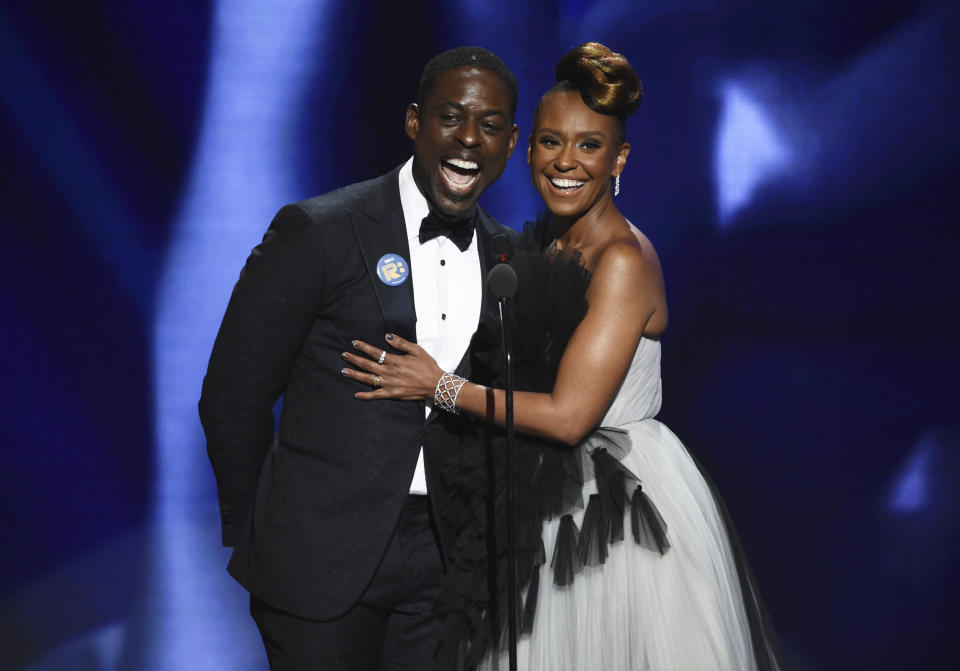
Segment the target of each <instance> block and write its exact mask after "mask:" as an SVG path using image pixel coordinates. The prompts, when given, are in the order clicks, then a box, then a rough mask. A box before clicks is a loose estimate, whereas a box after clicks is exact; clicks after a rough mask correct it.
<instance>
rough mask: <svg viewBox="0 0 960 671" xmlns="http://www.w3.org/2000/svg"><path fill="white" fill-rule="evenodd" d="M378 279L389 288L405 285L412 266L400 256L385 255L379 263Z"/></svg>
mask: <svg viewBox="0 0 960 671" xmlns="http://www.w3.org/2000/svg"><path fill="white" fill-rule="evenodd" d="M377 277H379V278H380V281H381V282H383V283H384V284H386V285H387V286H391V287H395V286H397V285H398V284H403V283H404V282H406V281H407V278H408V277H410V264H409V263H407V260H406V259H404V258H403V257H402V256H400V255H399V254H384V255H383V256H381V257H380V260H379V261H377Z"/></svg>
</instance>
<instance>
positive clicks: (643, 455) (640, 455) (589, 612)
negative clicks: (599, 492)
mask: <svg viewBox="0 0 960 671" xmlns="http://www.w3.org/2000/svg"><path fill="white" fill-rule="evenodd" d="M621 428H623V429H626V430H627V431H629V434H630V438H631V440H632V443H633V447H632V449H631V451H630V453H629V454H628V455H627V456H626V457H625V458H624V459H623V464H624V465H625V466H626V467H627V468H629V469H630V471H632V472H633V473H635V474H636V475H637V476H638V477H639V478H640V479H641V481H642V484H643V490H644V492H646V494H647V495H648V496H649V497H650V499H651V500H652V501H653V503H654V505H656V507H657V508H658V509H659V511H660V514H661V516H662V517H663V519H664V521H665V522H666V525H667V538H668V540H669V542H670V549H669V550H668V551H667V552H666V553H665V554H664V555H662V556H661V555H660V554H659V553H657V552H653V551H650V550H647V549H645V548H643V547H641V546H639V545H637V544H636V543H634V542H633V541H632V539H631V538H630V534H629V533H628V534H627V538H626V540H623V541H619V542H617V543H614V544H612V545H611V546H610V549H609V556H608V558H607V560H606V562H605V563H604V564H603V565H601V566H598V567H584V568H583V571H582V572H581V573H580V574H578V575H577V576H576V579H575V580H574V582H573V584H572V585H568V586H565V587H556V586H555V585H554V584H553V575H552V572H551V571H549V570H544V571H542V572H541V574H540V585H539V597H538V603H537V612H536V618H535V620H534V625H533V632H532V635H529V636H527V635H525V636H523V637H521V639H520V641H519V643H518V667H519V669H522V670H526V671H643V670H647V669H649V670H652V671H672V670H675V671H700V670H702V671H753V670H754V669H756V661H755V658H754V655H753V650H752V647H751V640H750V626H749V623H748V620H747V615H746V613H745V610H744V600H743V596H742V594H741V588H740V581H739V579H738V574H737V566H736V564H735V560H734V557H733V554H732V551H731V544H730V541H729V539H728V538H727V533H726V530H725V525H724V521H723V519H722V517H721V514H720V512H719V509H718V505H717V503H716V501H715V500H714V497H713V495H712V493H711V491H710V487H709V486H708V484H707V482H706V481H705V480H704V478H703V476H702V475H701V474H700V471H699V469H698V468H697V465H696V464H695V463H694V461H693V459H691V457H690V455H689V454H688V453H687V451H686V449H685V448H684V446H683V444H682V443H681V442H680V440H679V439H678V438H677V437H676V436H675V435H674V434H673V433H672V432H671V431H670V430H669V429H668V428H667V427H666V426H664V425H663V424H661V423H660V422H658V421H656V420H654V419H645V420H642V421H639V422H634V423H632V424H628V425H626V426H624V427H621ZM583 489H584V491H583V496H584V502H586V498H587V497H588V496H589V495H590V494H592V493H595V492H596V484H595V483H594V482H593V481H591V482H589V483H585V485H584V488H583ZM582 517H583V510H582V509H581V510H579V511H578V512H577V514H575V515H574V519H575V521H576V523H577V526H578V527H580V526H581V525H582V521H583V520H582ZM558 527H559V520H552V521H548V522H547V523H545V525H544V539H543V540H544V545H545V546H546V547H547V548H552V547H554V541H555V538H556V534H557V530H558ZM481 668H482V669H485V670H489V671H505V670H506V669H508V663H507V655H506V653H503V654H500V655H496V656H492V657H491V656H488V657H487V659H486V660H485V661H484V663H483V665H482V667H481Z"/></svg>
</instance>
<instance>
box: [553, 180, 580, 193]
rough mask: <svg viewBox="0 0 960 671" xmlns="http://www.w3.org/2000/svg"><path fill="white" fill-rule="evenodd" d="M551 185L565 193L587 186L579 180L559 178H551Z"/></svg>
mask: <svg viewBox="0 0 960 671" xmlns="http://www.w3.org/2000/svg"><path fill="white" fill-rule="evenodd" d="M550 183H551V184H553V185H554V186H555V187H557V188H558V189H563V190H564V191H573V190H575V189H579V188H580V187H581V186H583V185H584V184H586V181H584V180H579V179H560V178H559V177H551V178H550Z"/></svg>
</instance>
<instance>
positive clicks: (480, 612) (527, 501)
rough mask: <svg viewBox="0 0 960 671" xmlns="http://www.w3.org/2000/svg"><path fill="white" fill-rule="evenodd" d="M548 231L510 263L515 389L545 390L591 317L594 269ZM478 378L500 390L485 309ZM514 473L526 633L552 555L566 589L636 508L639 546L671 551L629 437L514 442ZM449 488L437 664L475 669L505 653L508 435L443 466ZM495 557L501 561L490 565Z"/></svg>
mask: <svg viewBox="0 0 960 671" xmlns="http://www.w3.org/2000/svg"><path fill="white" fill-rule="evenodd" d="M550 241H552V236H551V235H550V232H549V228H548V227H547V226H545V225H544V224H542V223H541V224H538V225H537V226H534V227H528V228H527V229H526V230H525V231H524V236H523V239H522V242H521V243H520V245H519V246H518V247H517V249H515V250H513V253H512V256H510V257H508V263H510V265H511V266H512V267H513V268H514V270H515V271H516V273H517V277H518V289H517V294H516V296H515V298H514V304H513V315H514V324H513V332H512V337H513V344H514V357H513V363H514V380H515V385H516V389H517V390H518V391H537V392H549V391H551V390H552V389H553V385H554V382H555V380H556V374H557V369H558V367H559V363H560V358H561V357H562V355H563V350H564V349H565V347H566V345H567V342H568V341H569V340H570V336H571V335H572V334H573V331H574V330H575V329H576V327H577V325H578V324H579V323H580V321H581V320H582V319H583V316H584V315H585V314H586V311H587V300H586V292H587V288H588V286H589V284H590V274H589V272H588V271H587V270H586V269H585V268H584V267H583V266H582V265H581V263H580V259H579V257H578V256H571V255H565V254H558V253H553V252H552V251H551V250H550V249H548V248H547V245H548V244H549V242H550ZM471 362H472V367H473V374H472V375H471V379H472V380H474V381H476V382H479V383H480V384H485V385H489V386H493V387H500V388H502V387H503V386H504V372H503V354H502V351H501V349H500V333H499V321H498V317H497V315H496V314H495V313H490V314H485V315H483V317H482V318H481V323H480V327H479V329H478V331H477V334H476V335H475V336H474V339H473V341H472V343H471ZM514 447H515V452H514V466H515V473H514V474H515V480H516V487H515V489H514V509H515V512H516V516H517V527H518V534H517V539H516V541H517V542H516V552H517V571H516V574H517V582H518V585H519V588H520V590H521V591H522V590H523V589H526V588H528V587H529V589H527V594H526V598H525V600H524V603H522V604H518V609H519V612H518V615H519V616H520V619H519V620H518V621H519V622H520V623H521V625H522V631H523V632H527V633H529V632H530V631H531V630H532V627H533V621H534V618H535V616H536V604H537V596H538V586H539V581H540V572H541V570H544V569H545V564H546V561H547V557H548V554H549V557H550V565H549V570H550V571H552V573H553V583H554V585H557V586H560V587H563V586H566V585H570V584H571V583H572V582H573V581H574V580H575V579H576V576H577V574H579V573H580V572H581V570H582V568H583V566H597V565H600V564H602V563H603V562H604V561H605V560H606V557H607V551H608V547H609V544H610V543H612V542H620V541H622V540H623V539H624V523H625V522H624V520H625V518H626V515H627V508H628V507H629V509H630V524H631V530H632V536H633V540H634V541H635V542H637V543H639V544H640V545H642V546H643V547H645V548H648V549H650V550H653V551H656V552H660V553H661V554H662V553H663V552H666V551H667V549H668V548H669V547H670V546H669V543H668V542H667V540H666V525H665V524H664V523H663V520H662V518H661V517H660V515H659V513H658V512H657V511H656V508H655V507H654V506H653V503H652V502H651V501H650V500H649V498H647V497H646V495H645V494H644V493H643V492H642V489H641V483H640V479H639V478H638V477H637V476H636V475H635V474H633V473H631V472H630V471H629V470H628V469H626V468H625V467H624V466H623V465H622V463H621V462H620V459H622V458H623V456H624V455H626V454H627V453H628V452H629V451H630V439H629V435H628V434H627V433H626V432H625V431H622V430H619V429H608V428H603V429H599V430H597V431H595V432H594V433H592V434H591V435H590V436H589V437H588V438H587V439H586V440H584V441H583V443H581V444H580V445H579V446H577V447H575V448H570V447H569V446H565V445H561V444H557V443H553V442H551V441H548V440H543V439H535V438H531V437H529V436H523V435H519V434H518V435H517V436H516V438H515V443H514ZM443 476H444V480H445V482H446V484H447V486H448V487H449V491H450V492H451V504H450V505H449V506H448V508H447V510H446V511H445V512H444V517H445V521H446V522H447V523H448V524H450V525H451V527H452V528H454V529H456V540H455V542H454V547H453V550H452V556H451V560H452V563H451V567H450V570H449V571H448V574H447V576H446V578H445V580H444V583H443V587H442V589H441V594H440V601H439V606H440V610H441V613H442V614H443V617H444V629H443V633H442V638H441V644H440V648H439V652H438V656H437V659H436V665H435V668H437V669H443V670H444V671H450V670H452V669H474V668H476V667H477V666H478V665H479V663H480V662H481V660H482V659H483V657H484V655H485V654H486V653H487V652H488V651H490V650H491V649H497V650H503V649H505V647H506V628H507V627H506V624H507V619H508V618H507V611H506V607H507V598H506V595H507V581H506V578H507V561H506V538H507V526H506V522H507V520H506V491H505V483H506V441H505V437H504V434H503V431H502V430H499V429H495V428H489V427H487V428H485V429H484V430H482V431H480V432H479V437H478V438H476V439H475V440H474V441H473V442H470V443H467V444H465V445H464V447H463V449H462V450H461V451H460V452H459V453H458V454H457V455H456V456H454V457H452V458H451V459H449V460H448V461H447V462H446V463H445V464H444V466H443ZM592 478H596V482H597V489H598V492H597V494H594V495H591V497H590V500H589V503H588V504H587V509H586V510H585V512H584V518H583V523H582V528H581V529H578V528H577V525H576V523H575V522H574V520H573V516H572V515H571V514H570V513H571V511H574V510H576V509H577V508H579V507H581V506H582V505H583V503H582V501H583V498H582V490H583V484H584V482H585V480H589V479H592ZM558 517H559V518H560V528H559V533H558V536H557V540H556V542H555V544H554V547H553V548H545V547H544V545H543V541H542V535H543V534H542V532H543V523H544V522H545V521H546V520H549V519H555V518H558ZM490 558H495V560H494V561H491V560H490Z"/></svg>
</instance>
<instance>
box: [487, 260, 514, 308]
mask: <svg viewBox="0 0 960 671" xmlns="http://www.w3.org/2000/svg"><path fill="white" fill-rule="evenodd" d="M487 289H489V290H490V293H491V294H493V297H494V298H496V299H497V300H501V299H503V298H513V295H514V294H515V293H517V272H516V271H515V270H514V269H513V268H511V267H510V266H508V265H507V264H506V263H499V264H497V265H495V266H494V267H493V268H492V269H491V270H490V272H489V273H488V274H487Z"/></svg>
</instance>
